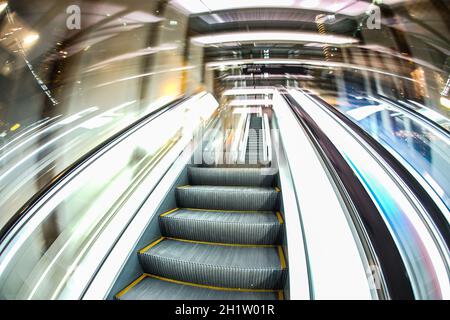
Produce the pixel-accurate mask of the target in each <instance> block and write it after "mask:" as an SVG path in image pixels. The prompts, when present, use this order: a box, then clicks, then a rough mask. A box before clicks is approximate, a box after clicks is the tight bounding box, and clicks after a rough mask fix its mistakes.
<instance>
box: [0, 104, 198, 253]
mask: <svg viewBox="0 0 450 320" xmlns="http://www.w3.org/2000/svg"><path fill="white" fill-rule="evenodd" d="M189 98H190V97H188V96H184V95H183V96H179V97H177V98H176V99H175V100H174V101H172V102H170V103H168V104H165V105H164V106H162V107H159V108H157V109H155V110H152V111H151V112H149V113H148V114H146V115H145V116H143V117H141V118H139V119H138V120H136V121H135V122H133V123H132V124H130V125H128V126H127V127H125V128H124V129H122V130H120V131H119V132H117V133H115V134H114V135H112V136H111V137H109V138H108V139H106V140H105V141H103V142H102V143H100V144H99V145H97V146H96V147H95V148H93V149H92V150H90V151H89V152H87V153H86V154H84V155H83V156H81V157H80V158H79V159H78V160H76V161H75V162H74V163H72V164H71V165H69V166H68V167H67V168H65V169H64V170H63V171H61V172H60V173H59V174H58V175H56V176H55V177H54V178H53V179H52V180H51V181H49V182H48V183H47V184H46V185H45V186H44V187H43V188H42V189H40V190H39V191H38V192H37V193H36V194H34V196H33V197H31V198H30V199H29V200H28V201H27V202H26V203H25V204H24V205H23V206H22V207H21V208H20V209H19V210H18V211H17V212H16V213H15V214H14V215H13V216H12V217H11V218H9V219H8V221H7V222H6V224H5V225H4V226H3V227H2V228H1V229H0V255H1V254H2V251H3V250H1V249H2V248H3V249H4V248H6V247H7V246H8V243H4V241H5V240H6V239H7V237H8V235H9V233H10V232H11V231H12V230H13V229H14V228H15V227H16V226H17V225H18V224H19V223H20V222H21V221H22V220H23V219H24V218H25V217H26V216H27V215H28V213H29V212H30V211H31V210H32V208H34V207H35V205H37V204H38V203H39V202H40V201H41V200H42V199H43V198H44V197H45V196H47V195H48V194H49V193H51V192H52V190H54V189H55V188H56V187H57V186H58V185H60V184H61V183H63V182H64V181H66V179H67V178H68V177H69V176H70V175H71V174H72V173H74V172H75V171H77V170H78V169H79V168H81V167H82V166H83V165H85V164H86V163H88V162H90V161H92V160H94V159H95V158H97V157H98V156H99V155H100V154H102V153H104V152H105V151H107V150H109V149H110V148H112V147H113V146H114V145H116V144H117V143H119V142H120V141H122V140H123V139H125V138H126V137H128V136H129V135H130V134H132V133H133V132H135V131H136V130H138V129H139V128H141V127H142V126H144V125H146V124H147V123H148V122H150V121H152V120H154V119H156V118H157V117H159V116H161V115H162V114H164V113H166V112H167V111H169V110H171V109H173V108H175V107H176V106H178V105H180V104H181V103H182V102H184V101H186V100H188V99H189ZM8 242H9V241H8Z"/></svg>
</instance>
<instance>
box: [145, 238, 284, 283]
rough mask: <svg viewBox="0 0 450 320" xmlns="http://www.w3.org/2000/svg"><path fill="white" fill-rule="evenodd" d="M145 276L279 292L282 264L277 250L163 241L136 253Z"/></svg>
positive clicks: (252, 246) (263, 247) (282, 271)
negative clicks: (152, 275) (146, 274)
mask: <svg viewBox="0 0 450 320" xmlns="http://www.w3.org/2000/svg"><path fill="white" fill-rule="evenodd" d="M139 258H140V261H141V265H142V267H143V269H144V271H145V272H146V273H150V274H154V275H157V276H162V277H166V278H170V279H175V280H179V281H186V282H191V283H197V284H203V285H211V286H217V287H228V288H246V289H281V288H282V287H283V279H284V276H285V275H284V274H285V270H286V269H285V267H286V265H285V260H284V255H283V251H282V249H281V247H279V246H254V245H247V246H245V245H225V244H214V243H200V242H186V241H180V240H179V239H178V240H174V239H169V238H164V239H162V240H161V239H160V240H159V242H157V243H154V244H151V245H150V246H149V247H148V248H144V249H143V250H141V251H140V252H139Z"/></svg>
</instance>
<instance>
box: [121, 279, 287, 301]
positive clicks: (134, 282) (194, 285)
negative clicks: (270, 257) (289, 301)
mask: <svg viewBox="0 0 450 320" xmlns="http://www.w3.org/2000/svg"><path fill="white" fill-rule="evenodd" d="M147 277H148V278H154V279H157V280H161V281H165V282H170V283H174V284H179V285H185V286H191V287H197V288H203V289H209V290H217V291H228V292H230V291H237V292H267V293H277V296H278V300H284V292H283V290H276V289H242V288H227V287H216V286H210V285H205V284H198V283H192V282H186V281H181V280H174V279H169V278H165V277H160V276H156V275H153V274H149V273H143V274H142V275H141V276H140V277H139V278H137V279H136V280H134V281H133V282H132V283H130V284H129V285H128V286H127V287H126V288H125V289H123V290H122V291H120V292H119V293H118V294H116V299H119V298H120V297H122V296H123V295H124V294H126V293H127V292H128V291H130V290H131V289H132V288H133V287H135V286H136V285H137V284H138V283H139V282H141V281H142V280H144V279H145V278H147Z"/></svg>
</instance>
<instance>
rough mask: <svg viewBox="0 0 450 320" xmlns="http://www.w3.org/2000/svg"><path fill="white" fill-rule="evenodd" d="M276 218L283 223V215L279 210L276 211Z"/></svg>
mask: <svg viewBox="0 0 450 320" xmlns="http://www.w3.org/2000/svg"><path fill="white" fill-rule="evenodd" d="M277 219H278V222H279V223H280V224H283V216H282V215H281V212H280V211H277Z"/></svg>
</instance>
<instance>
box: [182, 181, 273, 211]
mask: <svg viewBox="0 0 450 320" xmlns="http://www.w3.org/2000/svg"><path fill="white" fill-rule="evenodd" d="M278 195H279V192H278V191H277V190H276V189H275V188H269V187H231V186H198V185H196V186H182V187H177V188H176V198H177V203H178V206H179V207H182V208H197V209H215V210H216V209H217V210H242V211H248V210H250V211H259V210H261V211H275V210H276V207H277V204H278Z"/></svg>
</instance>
